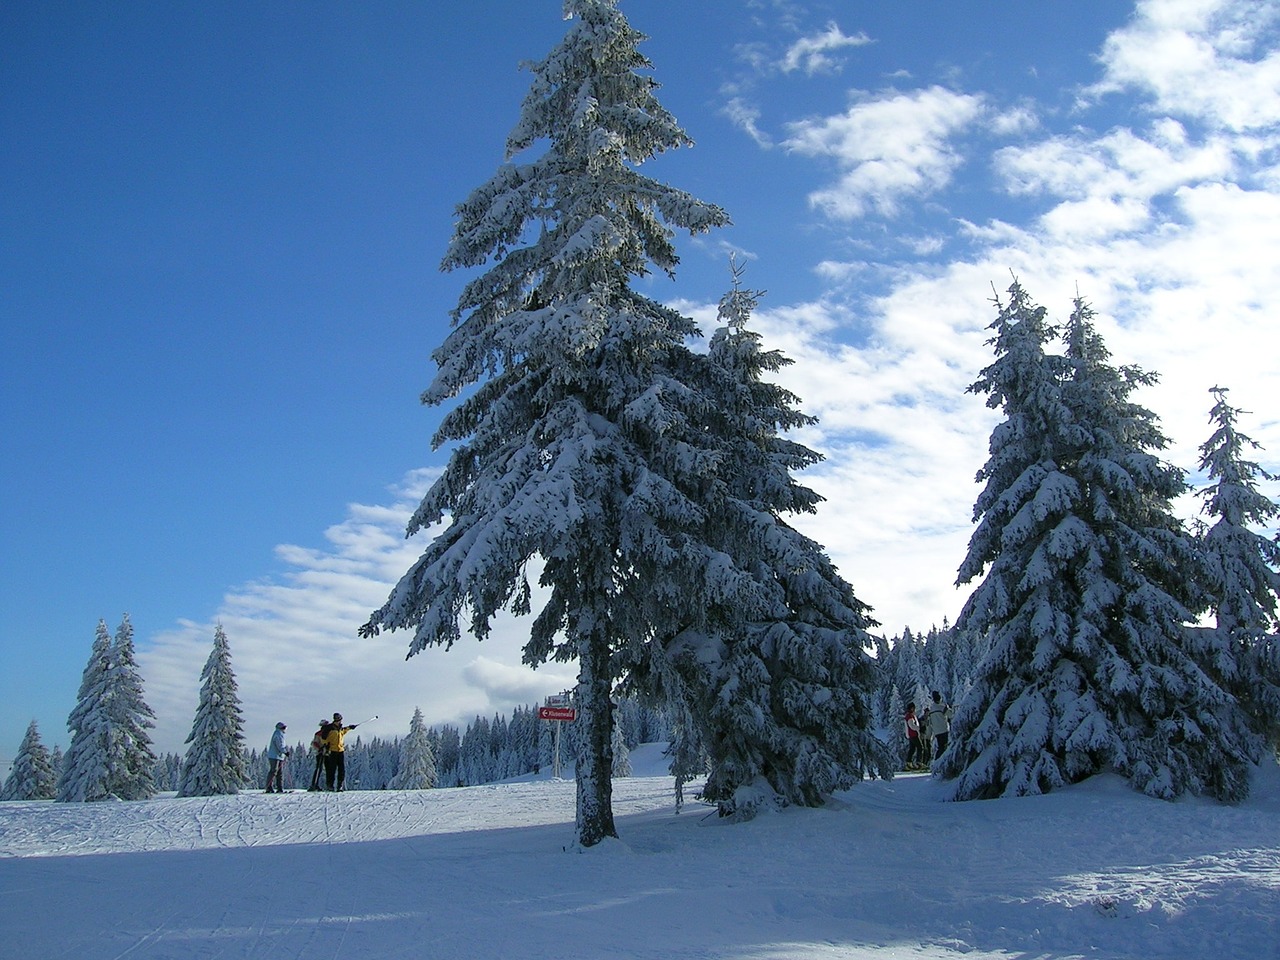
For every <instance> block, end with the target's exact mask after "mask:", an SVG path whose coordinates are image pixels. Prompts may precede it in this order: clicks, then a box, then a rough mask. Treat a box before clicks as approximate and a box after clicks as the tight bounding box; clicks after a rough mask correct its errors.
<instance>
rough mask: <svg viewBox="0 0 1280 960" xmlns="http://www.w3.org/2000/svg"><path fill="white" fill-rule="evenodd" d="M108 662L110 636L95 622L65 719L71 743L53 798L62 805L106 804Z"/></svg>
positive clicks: (109, 772)
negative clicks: (73, 704)
mask: <svg viewBox="0 0 1280 960" xmlns="http://www.w3.org/2000/svg"><path fill="white" fill-rule="evenodd" d="M110 658H111V633H110V631H109V630H108V629H107V624H106V621H105V620H99V621H98V628H97V632H96V634H95V635H94V640H93V647H92V649H91V650H90V653H89V662H88V663H86V664H85V668H84V673H83V675H82V676H81V679H80V690H79V692H78V693H77V694H76V705H75V706H74V707H72V709H71V714H70V715H69V716H68V717H67V730H68V731H69V732H70V733H71V742H70V744H68V746H67V752H66V755H65V757H64V758H63V762H62V766H61V768H60V770H59V776H58V790H57V797H56V799H58V800H59V801H61V802H63V803H76V802H80V801H86V800H106V799H108V798H109V797H110V796H111V783H112V779H113V774H112V770H111V768H110V766H109V764H110V762H111V761H112V759H113V756H114V752H113V749H112V746H111V731H110V719H109V717H108V715H107V712H106V706H107V700H108V668H109V666H110Z"/></svg>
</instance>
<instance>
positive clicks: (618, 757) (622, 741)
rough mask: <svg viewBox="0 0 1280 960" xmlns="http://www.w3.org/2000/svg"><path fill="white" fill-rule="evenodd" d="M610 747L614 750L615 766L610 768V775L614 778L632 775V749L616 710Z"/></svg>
mask: <svg viewBox="0 0 1280 960" xmlns="http://www.w3.org/2000/svg"><path fill="white" fill-rule="evenodd" d="M610 749H611V750H612V751H613V766H612V767H611V768H610V770H609V775H610V776H612V777H613V778H614V779H619V778H623V777H629V776H631V775H632V770H631V750H630V749H629V748H628V747H627V738H626V734H625V733H624V732H623V729H622V724H621V723H619V722H618V713H616V712H615V713H614V723H613V742H612V743H611V744H610Z"/></svg>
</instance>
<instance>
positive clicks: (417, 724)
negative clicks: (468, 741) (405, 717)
mask: <svg viewBox="0 0 1280 960" xmlns="http://www.w3.org/2000/svg"><path fill="white" fill-rule="evenodd" d="M435 785H436V758H435V755H434V754H433V753H432V752H431V738H430V737H429V736H428V734H427V724H426V722H425V721H424V720H423V719H422V711H421V710H420V709H419V708H417V707H414V708H413V718H412V719H411V720H410V721H409V735H408V736H407V737H405V738H404V740H402V741H401V742H400V767H399V769H398V770H397V771H396V775H395V776H394V777H392V778H391V783H390V787H391V789H393V790H429V789H431V788H432V787H434V786H435Z"/></svg>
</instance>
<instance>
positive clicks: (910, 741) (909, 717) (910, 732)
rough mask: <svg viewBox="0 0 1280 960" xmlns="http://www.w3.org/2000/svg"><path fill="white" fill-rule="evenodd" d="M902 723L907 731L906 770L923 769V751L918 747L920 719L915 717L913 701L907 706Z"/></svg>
mask: <svg viewBox="0 0 1280 960" xmlns="http://www.w3.org/2000/svg"><path fill="white" fill-rule="evenodd" d="M902 722H903V725H904V726H905V727H906V730H907V762H906V768H907V769H908V770H919V769H921V768H923V767H924V749H923V748H922V747H921V746H920V718H919V717H917V716H916V705H915V701H912V702H911V703H908V704H907V714H906V716H905V717H903V721H902Z"/></svg>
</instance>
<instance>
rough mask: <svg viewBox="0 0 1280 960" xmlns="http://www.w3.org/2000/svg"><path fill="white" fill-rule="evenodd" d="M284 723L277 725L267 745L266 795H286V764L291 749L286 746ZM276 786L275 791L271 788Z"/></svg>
mask: <svg viewBox="0 0 1280 960" xmlns="http://www.w3.org/2000/svg"><path fill="white" fill-rule="evenodd" d="M285 729H286V727H285V725H284V722H283V721H281V722H280V723H277V724H276V729H275V732H274V733H273V734H271V743H270V744H268V745H267V786H266V788H265V789H264V790H263V792H264V793H284V762H285V760H287V759H288V758H289V748H288V747H286V746H285V745H284V731H285ZM273 783H274V784H275V789H274V790H273V789H272V788H271V785H272V784H273Z"/></svg>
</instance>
